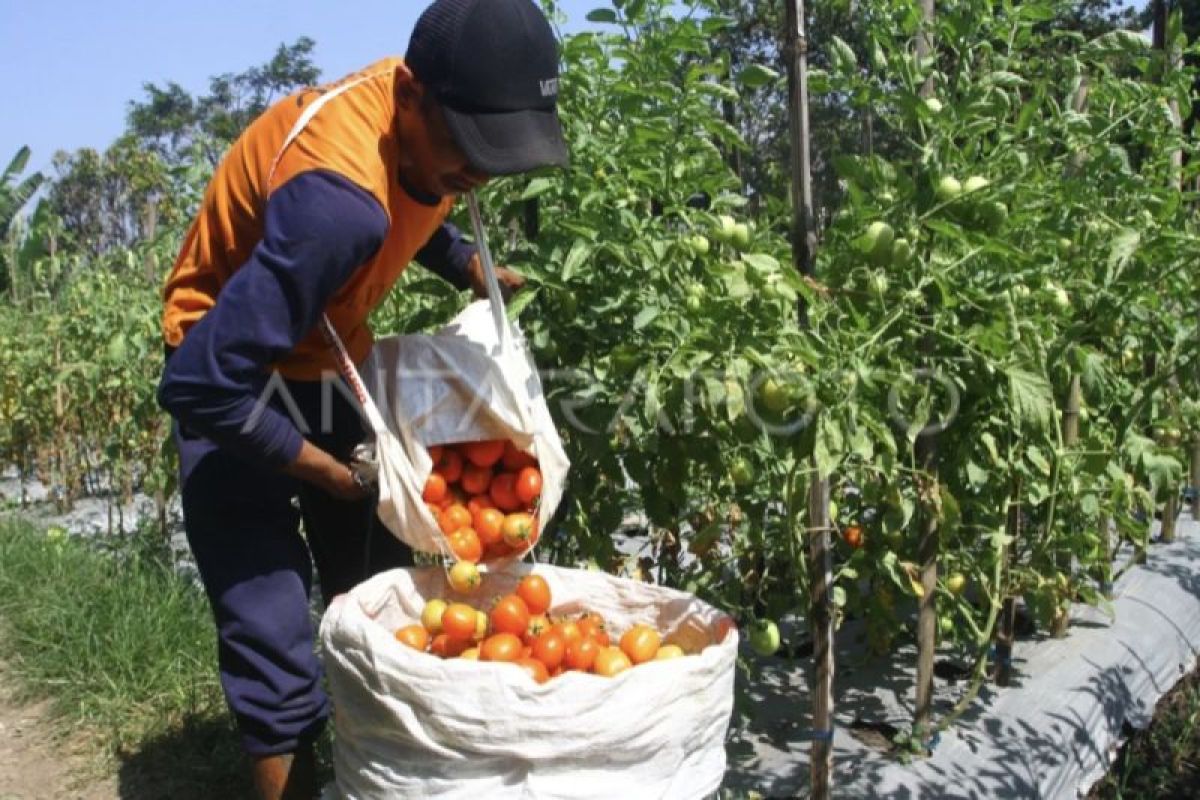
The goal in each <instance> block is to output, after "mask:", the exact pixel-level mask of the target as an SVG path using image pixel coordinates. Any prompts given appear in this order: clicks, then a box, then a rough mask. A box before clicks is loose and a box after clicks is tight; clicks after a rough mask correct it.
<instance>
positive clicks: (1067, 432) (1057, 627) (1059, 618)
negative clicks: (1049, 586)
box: [1046, 373, 1083, 639]
mask: <svg viewBox="0 0 1200 800" xmlns="http://www.w3.org/2000/svg"><path fill="white" fill-rule="evenodd" d="M1082 399H1083V389H1082V384H1081V382H1080V377H1079V374H1078V373H1075V374H1073V375H1071V383H1070V387H1069V388H1068V389H1067V402H1066V405H1065V406H1064V407H1063V417H1062V444H1063V449H1064V450H1066V449H1069V448H1072V447H1074V446H1075V445H1076V443H1078V442H1079V407H1080V405H1081V404H1082ZM1061 457H1062V456H1060V458H1061ZM1046 533H1047V535H1050V533H1051V532H1050V531H1047V532H1046ZM1054 566H1055V568H1056V569H1057V570H1058V571H1059V572H1060V573H1063V574H1067V575H1068V576H1069V575H1070V572H1071V553H1070V552H1069V551H1063V550H1058V551H1056V552H1055V554H1054ZM1058 602H1059V607H1058V609H1057V611H1056V613H1055V615H1054V621H1053V623H1051V625H1050V635H1051V636H1053V637H1054V638H1055V639H1061V638H1063V637H1064V636H1066V635H1067V628H1068V627H1070V625H1071V598H1070V597H1060V598H1058Z"/></svg>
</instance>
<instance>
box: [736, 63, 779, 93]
mask: <svg viewBox="0 0 1200 800" xmlns="http://www.w3.org/2000/svg"><path fill="white" fill-rule="evenodd" d="M737 79H738V83H740V84H742V85H743V86H745V87H748V88H750V89H757V88H758V87H759V86H766V85H767V84H768V83H774V82H775V81H777V80H779V73H778V72H776V71H775V70H773V69H771V68H769V67H764V66H763V65H762V64H751V65H750V66H748V67H746V68H745V69H744V70H742V71H741V72H739V73H738V76H737Z"/></svg>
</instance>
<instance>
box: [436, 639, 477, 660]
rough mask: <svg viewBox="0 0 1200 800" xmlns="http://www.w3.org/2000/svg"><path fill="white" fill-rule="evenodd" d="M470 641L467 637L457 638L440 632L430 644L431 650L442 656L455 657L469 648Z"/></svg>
mask: <svg viewBox="0 0 1200 800" xmlns="http://www.w3.org/2000/svg"><path fill="white" fill-rule="evenodd" d="M469 644H470V642H469V641H467V640H466V639H455V638H453V637H452V636H449V635H448V634H445V633H439V634H438V635H437V636H435V637H433V641H432V642H431V643H430V645H429V652H431V653H433V654H434V655H435V656H438V657H440V658H454V657H455V656H460V655H462V654H463V651H465V650H466V649H467V645H469Z"/></svg>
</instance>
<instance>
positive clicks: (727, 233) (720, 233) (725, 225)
mask: <svg viewBox="0 0 1200 800" xmlns="http://www.w3.org/2000/svg"><path fill="white" fill-rule="evenodd" d="M735 227H737V221H736V220H734V218H733V217H731V216H729V215H728V214H722V215H721V216H719V217H717V227H716V228H715V229H714V230H713V236H714V237H716V239H717V241H720V242H728V241H730V240H731V239H733V229H734V228H735Z"/></svg>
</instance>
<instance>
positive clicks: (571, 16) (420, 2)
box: [0, 0, 608, 172]
mask: <svg viewBox="0 0 1200 800" xmlns="http://www.w3.org/2000/svg"><path fill="white" fill-rule="evenodd" d="M425 5H426V2H425V0H387V2H384V1H383V0H343V2H334V1H333V0H290V1H289V2H282V1H281V0H242V2H227V0H200V2H187V3H182V2H178V0H165V1H164V0H160V2H147V0H138V1H137V2H135V0H102V1H101V2H96V0H92V1H91V2H82V0H54V1H53V2H37V1H36V0H0V75H2V76H3V80H2V81H0V109H3V112H2V114H0V118H2V119H3V120H4V122H3V124H2V125H0V169H2V168H3V166H4V165H6V164H7V163H8V161H9V159H10V158H12V156H13V155H14V154H15V153H16V152H17V149H18V148H20V147H21V146H22V145H29V146H30V147H31V148H32V150H33V156H32V158H31V160H30V168H31V169H41V170H43V171H46V172H50V169H49V167H50V160H51V158H52V157H53V155H54V151H56V150H73V149H76V148H80V147H95V148H97V149H103V148H104V147H106V146H107V145H108V144H110V143H111V142H112V141H113V139H115V138H116V137H117V136H118V135H119V134H120V133H121V131H122V130H123V129H124V127H125V113H126V109H127V107H128V104H129V101H131V100H134V99H140V98H142V96H143V93H142V84H143V83H147V82H150V83H157V84H160V85H162V84H165V83H166V82H167V81H172V80H173V81H176V82H177V83H179V84H180V85H181V86H183V87H184V88H185V89H187V90H188V91H190V92H193V93H201V92H203V91H205V90H206V89H207V87H208V78H209V77H210V76H212V75H218V74H221V73H226V72H241V71H242V70H244V69H246V68H248V67H251V66H256V65H259V64H261V63H263V62H265V61H266V60H267V59H269V58H270V56H271V55H272V54H273V53H274V52H275V49H276V48H277V47H278V46H279V45H280V44H281V43H285V42H286V43H291V42H294V41H295V40H296V39H297V38H299V37H300V36H309V37H311V38H312V39H314V40H315V41H316V43H317V44H316V50H315V52H314V61H315V62H316V64H317V66H318V67H320V69H321V74H322V77H323V78H326V79H333V78H336V77H339V76H341V75H342V74H345V73H347V72H351V71H353V70H355V69H358V68H359V67H362V66H364V65H366V64H368V63H370V62H371V61H374V60H375V59H377V58H380V57H382V56H384V55H390V54H397V53H399V54H402V53H403V52H404V49H405V46H406V45H407V43H408V35H409V32H410V31H411V30H412V26H413V23H414V22H415V21H416V18H417V16H418V15H419V14H420V12H421V11H422V10H423V9H424V7H425ZM559 5H560V7H561V8H562V10H563V11H564V12H565V13H566V14H567V17H568V24H567V28H566V30H568V31H570V30H577V29H578V28H579V27H580V26H581V25H585V24H586V22H585V20H584V16H585V15H586V13H587V12H588V11H590V10H591V9H593V8H597V7H600V6H605V5H608V3H607V0H560V3H559Z"/></svg>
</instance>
